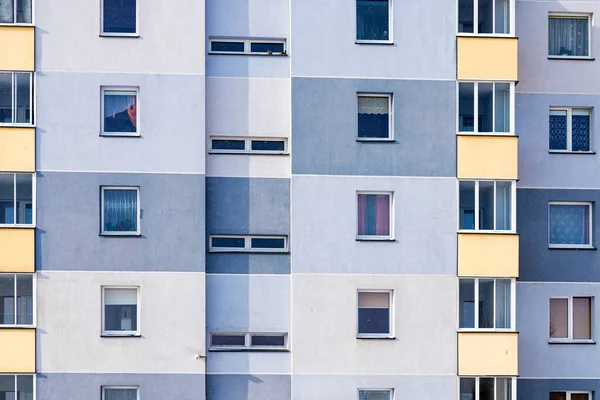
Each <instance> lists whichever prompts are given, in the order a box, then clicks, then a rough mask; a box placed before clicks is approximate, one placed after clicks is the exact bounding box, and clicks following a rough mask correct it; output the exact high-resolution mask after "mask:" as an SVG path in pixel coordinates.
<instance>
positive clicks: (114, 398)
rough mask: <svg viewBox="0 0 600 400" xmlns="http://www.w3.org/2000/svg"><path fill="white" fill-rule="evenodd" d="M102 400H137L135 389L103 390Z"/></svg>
mask: <svg viewBox="0 0 600 400" xmlns="http://www.w3.org/2000/svg"><path fill="white" fill-rule="evenodd" d="M104 400H137V389H108V388H106V389H104Z"/></svg>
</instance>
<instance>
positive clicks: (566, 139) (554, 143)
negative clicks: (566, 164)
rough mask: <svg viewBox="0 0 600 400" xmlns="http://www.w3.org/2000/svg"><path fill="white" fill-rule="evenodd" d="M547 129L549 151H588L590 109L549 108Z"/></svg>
mask: <svg viewBox="0 0 600 400" xmlns="http://www.w3.org/2000/svg"><path fill="white" fill-rule="evenodd" d="M548 127H549V132H548V133H549V135H548V136H549V139H550V150H557V151H569V152H579V151H582V152H585V151H590V127H591V109H589V108H551V109H550V115H549V121H548Z"/></svg>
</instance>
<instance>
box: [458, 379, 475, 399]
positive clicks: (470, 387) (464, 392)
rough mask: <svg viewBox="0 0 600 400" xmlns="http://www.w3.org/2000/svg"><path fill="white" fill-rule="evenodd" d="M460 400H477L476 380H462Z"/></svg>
mask: <svg viewBox="0 0 600 400" xmlns="http://www.w3.org/2000/svg"><path fill="white" fill-rule="evenodd" d="M460 400H475V378H460Z"/></svg>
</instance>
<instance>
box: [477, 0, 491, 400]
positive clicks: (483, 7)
mask: <svg viewBox="0 0 600 400" xmlns="http://www.w3.org/2000/svg"><path fill="white" fill-rule="evenodd" d="M478 3H479V10H478V11H479V27H478V28H479V30H478V33H493V32H494V18H493V16H494V0H479V1H478ZM481 400H483V399H481Z"/></svg>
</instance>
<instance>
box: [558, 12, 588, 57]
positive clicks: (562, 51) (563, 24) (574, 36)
mask: <svg viewBox="0 0 600 400" xmlns="http://www.w3.org/2000/svg"><path fill="white" fill-rule="evenodd" d="M548 55H549V56H554V57H564V58H570V57H589V56H590V17H589V16H588V15H568V14H565V15H549V16H548Z"/></svg>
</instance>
